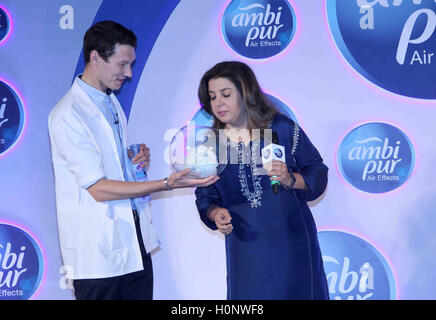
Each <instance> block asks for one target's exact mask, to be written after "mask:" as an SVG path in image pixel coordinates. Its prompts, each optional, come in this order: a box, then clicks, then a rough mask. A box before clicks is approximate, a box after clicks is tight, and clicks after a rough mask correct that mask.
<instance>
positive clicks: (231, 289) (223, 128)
mask: <svg viewBox="0 0 436 320" xmlns="http://www.w3.org/2000/svg"><path fill="white" fill-rule="evenodd" d="M198 96H199V99H200V102H201V104H202V107H203V108H204V109H205V111H207V112H208V113H209V114H211V115H213V117H214V129H215V130H216V131H217V133H218V131H219V133H220V134H222V133H225V134H226V140H227V147H228V155H231V154H237V157H234V159H237V160H235V161H230V160H231V159H228V160H229V161H228V164H227V166H226V168H225V169H224V170H223V171H222V173H221V175H220V179H219V180H218V181H217V182H216V183H215V184H213V185H210V186H208V187H202V188H197V189H196V191H195V194H196V197H197V200H196V204H197V208H198V211H199V213H200V217H201V219H202V221H203V222H204V223H205V224H206V225H207V226H208V227H209V228H211V229H212V230H217V229H218V230H219V231H220V232H222V233H223V234H225V235H226V257H227V298H228V299H328V289H327V281H326V276H325V273H324V268H323V262H322V256H321V252H320V249H319V244H318V239H317V231H316V227H315V223H314V220H313V217H312V214H311V212H310V209H309V207H308V205H307V203H306V202H307V201H309V200H314V199H316V198H317V197H318V196H320V195H321V193H322V192H323V191H324V189H325V187H326V185H327V171H328V168H327V167H326V166H325V165H324V164H323V161H322V158H321V156H320V155H319V153H318V151H317V150H316V149H315V147H314V146H313V145H312V143H311V142H310V141H309V139H308V138H307V136H306V135H305V133H304V132H303V130H301V128H299V127H298V125H296V124H295V123H294V122H293V121H292V120H290V119H288V118H287V117H285V116H283V115H282V114H280V113H279V112H278V111H277V110H276V109H275V108H274V107H272V106H271V105H270V104H269V102H268V101H267V99H266V98H265V96H264V94H263V93H262V91H261V89H260V87H259V84H258V82H257V80H256V77H255V75H254V73H253V71H252V70H251V69H250V68H249V67H248V66H247V65H245V64H243V63H241V62H222V63H219V64H217V65H215V66H214V67H213V68H212V69H210V70H209V71H207V72H206V73H205V74H204V76H203V77H202V79H201V82H200V87H199V90H198ZM253 129H261V130H260V132H261V133H265V136H263V135H261V139H255V134H254V133H255V131H254V130H253ZM269 129H271V130H272V132H275V133H276V134H277V136H278V139H279V144H281V145H283V146H284V147H285V156H286V164H285V163H283V162H280V161H273V163H272V166H270V167H269V168H268V169H267V171H266V172H267V174H268V176H269V177H268V176H267V175H259V174H256V173H258V171H259V169H261V167H262V163H261V161H259V160H260V154H259V152H257V151H256V152H252V150H261V148H263V147H264V142H265V141H264V140H266V138H267V135H266V132H268V131H267V130H269ZM257 132H259V131H258V130H257ZM247 133H248V134H247ZM264 138H265V139H264ZM271 181H279V182H280V187H279V190H278V193H277V194H275V193H274V192H273V191H272V188H271Z"/></svg>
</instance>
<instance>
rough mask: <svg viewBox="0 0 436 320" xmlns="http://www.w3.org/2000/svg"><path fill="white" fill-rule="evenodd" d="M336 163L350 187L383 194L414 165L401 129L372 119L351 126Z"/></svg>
mask: <svg viewBox="0 0 436 320" xmlns="http://www.w3.org/2000/svg"><path fill="white" fill-rule="evenodd" d="M338 166H339V169H340V171H341V174H342V176H343V177H344V178H345V180H346V181H347V182H348V183H350V184H351V185H352V186H353V187H355V188H357V189H359V190H361V191H365V192H369V193H384V192H389V191H392V190H394V189H396V188H398V187H399V186H401V185H402V184H403V183H404V182H406V181H407V179H408V178H409V176H410V174H411V173H412V171H413V169H414V167H415V152H414V148H413V145H412V142H411V141H410V139H409V138H408V137H407V135H406V134H405V133H404V132H403V131H401V130H400V129H398V128H397V127H394V126H392V125H390V124H387V123H381V122H372V123H367V124H363V125H361V126H359V127H357V128H355V129H353V130H352V131H351V132H350V133H348V135H347V136H346V137H345V138H344V140H343V141H342V143H341V145H340V147H339V150H338Z"/></svg>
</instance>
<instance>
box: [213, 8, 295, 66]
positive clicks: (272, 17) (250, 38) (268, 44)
mask: <svg viewBox="0 0 436 320" xmlns="http://www.w3.org/2000/svg"><path fill="white" fill-rule="evenodd" d="M296 21H297V20H296V17H295V12H294V9H293V8H292V6H291V4H290V3H289V2H288V1H286V0H257V1H253V0H233V1H232V2H231V3H230V4H229V5H228V6H227V8H226V9H225V11H224V14H223V16H222V20H221V32H222V34H223V37H224V39H225V41H226V42H227V44H228V45H229V46H230V48H231V49H232V50H234V51H235V52H237V53H238V54H240V55H242V56H244V57H247V58H251V59H267V58H270V57H273V56H275V55H277V54H279V53H280V52H282V51H283V50H285V49H286V48H287V47H288V46H289V44H290V43H291V42H292V40H293V38H294V36H295V31H296V28H297V26H296Z"/></svg>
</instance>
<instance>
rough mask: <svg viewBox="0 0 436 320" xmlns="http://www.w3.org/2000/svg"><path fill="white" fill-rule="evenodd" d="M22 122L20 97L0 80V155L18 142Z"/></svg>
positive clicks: (22, 125)
mask: <svg viewBox="0 0 436 320" xmlns="http://www.w3.org/2000/svg"><path fill="white" fill-rule="evenodd" d="M24 122H25V113H24V108H23V103H22V101H21V99H20V97H19V96H18V94H17V93H16V92H15V90H14V89H13V88H12V87H11V86H10V85H9V84H7V83H6V82H4V81H2V80H0V157H1V156H2V155H4V154H5V153H6V152H7V151H8V150H9V149H10V148H11V147H12V146H14V145H15V144H16V143H17V142H18V140H19V138H20V137H21V134H22V131H23V128H24Z"/></svg>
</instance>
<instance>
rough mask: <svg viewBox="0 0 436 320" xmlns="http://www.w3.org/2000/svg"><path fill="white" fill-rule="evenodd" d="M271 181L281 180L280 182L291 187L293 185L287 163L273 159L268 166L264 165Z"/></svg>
mask: <svg viewBox="0 0 436 320" xmlns="http://www.w3.org/2000/svg"><path fill="white" fill-rule="evenodd" d="M264 169H265V170H266V171H267V174H268V175H269V176H270V180H271V181H279V182H280V184H282V185H284V186H286V187H289V186H290V185H291V175H290V174H289V171H288V167H287V166H286V163H284V162H281V161H277V160H273V161H272V162H271V164H269V165H268V166H264Z"/></svg>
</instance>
